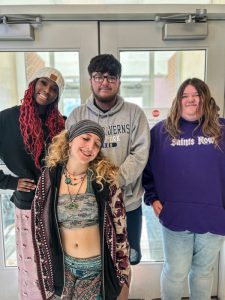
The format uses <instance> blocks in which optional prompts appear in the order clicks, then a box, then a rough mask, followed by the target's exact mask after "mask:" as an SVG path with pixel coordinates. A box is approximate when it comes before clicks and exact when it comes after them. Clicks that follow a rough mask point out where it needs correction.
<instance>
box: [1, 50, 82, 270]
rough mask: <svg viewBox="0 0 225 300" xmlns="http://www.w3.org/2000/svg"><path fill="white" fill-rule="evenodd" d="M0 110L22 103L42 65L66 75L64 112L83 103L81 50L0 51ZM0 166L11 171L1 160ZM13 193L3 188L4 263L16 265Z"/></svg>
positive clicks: (63, 99)
mask: <svg viewBox="0 0 225 300" xmlns="http://www.w3.org/2000/svg"><path fill="white" fill-rule="evenodd" d="M0 61H1V67H0V89H1V101H0V110H3V109H6V108H8V107H12V106H14V105H18V104H20V99H22V98H23V96H24V92H25V90H26V88H27V82H29V79H30V78H31V76H32V75H33V73H34V72H36V71H37V70H38V69H39V68H42V67H45V66H46V67H49V66H50V67H55V68H57V69H58V70H59V71H60V72H61V73H62V75H63V77H64V79H65V90H64V93H63V95H62V97H61V99H60V102H59V109H60V111H61V113H62V114H63V115H65V116H68V114H69V113H70V112H71V110H72V109H73V108H74V107H76V106H79V105H80V80H79V77H80V76H79V53H78V52H0ZM0 168H1V169H4V172H5V173H6V174H7V173H8V172H9V171H7V170H6V167H5V166H4V164H3V163H2V161H1V160H0ZM10 197H11V193H10V192H9V191H3V190H0V204H1V208H2V210H1V211H2V218H0V220H1V219H2V227H3V240H4V257H5V265H6V266H7V267H8V266H16V251H15V249H16V248H15V228H14V205H13V204H12V203H11V202H10Z"/></svg>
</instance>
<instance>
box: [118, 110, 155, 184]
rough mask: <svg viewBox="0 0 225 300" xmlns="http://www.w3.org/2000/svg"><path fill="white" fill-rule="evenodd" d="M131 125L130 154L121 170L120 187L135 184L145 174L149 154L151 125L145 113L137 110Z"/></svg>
mask: <svg viewBox="0 0 225 300" xmlns="http://www.w3.org/2000/svg"><path fill="white" fill-rule="evenodd" d="M132 121H133V122H132V123H131V125H132V126H131V132H130V154H129V155H128V156H127V158H126V159H125V161H124V162H123V163H122V164H121V166H120V169H119V185H120V187H124V186H127V185H128V184H130V183H133V182H134V181H135V180H136V179H137V178H138V177H140V175H141V174H142V172H143V169H144V167H145V165H146V162H147V159H148V153H149V145H150V135H149V125H148V120H147V118H146V116H145V113H144V112H143V110H142V109H141V108H139V107H138V108H137V109H136V111H135V113H134V115H133V118H132Z"/></svg>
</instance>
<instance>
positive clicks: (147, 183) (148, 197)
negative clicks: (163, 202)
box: [142, 130, 159, 205]
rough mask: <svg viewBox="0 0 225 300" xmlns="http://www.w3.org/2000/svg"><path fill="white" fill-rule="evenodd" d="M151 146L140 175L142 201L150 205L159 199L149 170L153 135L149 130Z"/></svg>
mask: <svg viewBox="0 0 225 300" xmlns="http://www.w3.org/2000/svg"><path fill="white" fill-rule="evenodd" d="M151 141H152V143H151V147H150V149H149V156H148V162H147V164H146V166H145V168H144V171H143V175H142V185H143V187H144V190H145V192H144V202H145V204H146V205H151V204H152V203H153V202H154V201H155V200H159V197H158V194H157V191H156V187H155V182H154V176H153V173H152V170H151V158H152V152H153V147H154V136H153V133H152V130H151Z"/></svg>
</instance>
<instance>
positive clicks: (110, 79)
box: [92, 74, 118, 83]
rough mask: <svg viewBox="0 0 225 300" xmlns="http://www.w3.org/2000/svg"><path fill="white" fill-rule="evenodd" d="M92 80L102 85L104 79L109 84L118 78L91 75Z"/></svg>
mask: <svg viewBox="0 0 225 300" xmlns="http://www.w3.org/2000/svg"><path fill="white" fill-rule="evenodd" d="M92 78H93V79H94V82H98V83H102V82H103V81H104V80H105V78H106V80H107V81H108V82H109V83H116V81H117V79H118V77H117V76H113V75H102V74H96V75H92Z"/></svg>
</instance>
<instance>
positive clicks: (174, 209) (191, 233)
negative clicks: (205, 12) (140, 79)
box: [143, 78, 225, 300]
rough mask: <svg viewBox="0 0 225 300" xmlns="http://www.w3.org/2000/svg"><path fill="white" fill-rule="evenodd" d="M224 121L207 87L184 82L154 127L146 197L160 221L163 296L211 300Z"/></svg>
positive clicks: (219, 229)
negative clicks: (185, 293) (186, 288)
mask: <svg viewBox="0 0 225 300" xmlns="http://www.w3.org/2000/svg"><path fill="white" fill-rule="evenodd" d="M224 125H225V119H222V118H219V115H218V106H217V105H216V102H215V100H214V99H213V98H212V96H211V93H210V90H209V87H208V86H207V85H206V84H205V83H204V82H203V81H202V80H200V79H198V78H192V79H187V80H185V81H184V82H183V83H182V84H181V86H180V88H179V89H178V92H177V95H176V98H175V100H174V101H173V104H172V107H171V109H170V112H169V115H168V117H167V119H166V120H164V121H161V122H159V123H158V124H156V125H155V126H154V127H153V128H152V130H151V148H150V153H149V160H148V163H147V165H146V168H145V170H144V174H143V186H144V188H145V196H144V200H145V203H146V204H147V205H151V206H152V207H153V209H154V212H155V214H156V216H158V218H159V220H160V222H161V224H162V233H163V246H164V260H165V261H164V266H163V270H162V274H161V297H162V299H163V300H180V299H181V297H182V292H183V284H184V281H185V278H186V277H187V276H188V281H189V292H190V299H192V300H209V299H211V292H212V282H213V267H214V263H215V261H216V259H217V255H218V253H219V251H220V248H221V246H222V243H223V241H224V236H225V189H224V187H225V136H224Z"/></svg>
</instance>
